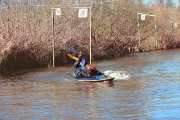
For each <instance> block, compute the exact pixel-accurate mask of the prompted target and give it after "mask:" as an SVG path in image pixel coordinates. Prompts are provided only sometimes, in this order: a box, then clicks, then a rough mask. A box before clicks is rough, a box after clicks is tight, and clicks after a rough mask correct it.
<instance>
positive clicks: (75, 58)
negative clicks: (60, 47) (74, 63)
mask: <svg viewBox="0 0 180 120" xmlns="http://www.w3.org/2000/svg"><path fill="white" fill-rule="evenodd" d="M67 56H69V57H70V58H71V59H73V60H78V58H77V57H75V56H73V55H71V54H67Z"/></svg>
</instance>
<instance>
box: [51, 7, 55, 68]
mask: <svg viewBox="0 0 180 120" xmlns="http://www.w3.org/2000/svg"><path fill="white" fill-rule="evenodd" d="M51 9H52V52H53V61H52V66H53V67H54V64H55V60H54V59H55V57H54V8H51Z"/></svg>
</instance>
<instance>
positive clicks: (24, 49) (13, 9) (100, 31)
mask: <svg viewBox="0 0 180 120" xmlns="http://www.w3.org/2000/svg"><path fill="white" fill-rule="evenodd" d="M54 3H55V2H54ZM14 4H15V5H14ZM16 4H17V3H13V2H12V1H11V2H10V3H8V4H7V5H6V4H3V3H0V5H1V6H2V7H1V8H2V9H0V13H1V14H2V17H0V29H1V33H0V56H1V57H0V71H1V73H3V72H6V71H9V70H17V69H31V68H40V67H47V66H52V62H53V61H52V60H53V55H52V54H53V52H52V49H54V50H55V66H63V65H67V64H70V63H73V62H74V61H73V60H71V59H70V58H68V56H67V54H68V53H70V54H73V52H72V51H71V50H70V49H69V48H68V46H67V44H71V45H72V46H73V47H74V48H75V49H76V50H77V51H81V52H82V53H83V55H84V57H86V58H88V59H89V49H90V47H89V46H90V45H89V41H90V37H89V36H90V34H91V37H92V38H91V40H92V61H96V60H101V59H109V58H118V57H122V56H124V55H128V54H133V53H137V52H147V51H154V50H159V49H172V48H179V47H180V31H179V30H178V27H174V25H175V24H174V23H176V22H178V20H179V18H178V13H176V12H177V11H178V10H177V9H176V8H174V7H173V6H171V7H166V6H163V5H159V4H156V3H154V4H151V5H147V4H140V3H136V2H134V1H128V2H123V1H122V2H115V3H114V5H113V7H112V6H111V4H110V3H107V2H102V4H100V3H97V4H93V5H92V14H91V15H92V16H91V17H90V15H89V13H88V17H87V18H78V17H77V14H78V10H77V9H68V8H63V7H62V13H63V14H62V15H61V16H54V19H52V16H51V14H50V13H51V12H52V11H51V6H52V5H53V4H51V3H46V2H44V3H37V4H49V5H46V6H41V7H37V6H33V4H34V3H28V5H29V6H28V7H27V5H26V4H25V3H22V4H21V5H19V4H18V5H16ZM61 4H63V3H61ZM7 6H8V11H7V10H4V9H5V8H6V7H7ZM72 6H74V5H72ZM76 6H77V5H76ZM129 8H133V10H131V9H129ZM88 11H90V10H89V9H88ZM134 11H143V12H145V13H148V14H149V15H156V21H154V18H153V17H150V16H146V19H145V20H141V19H140V18H141V16H140V15H138V14H137V12H134ZM168 12H174V14H168ZM137 16H138V18H137ZM90 22H91V23H92V24H91V27H92V28H91V30H90ZM138 23H139V26H138ZM52 24H53V25H52ZM155 26H156V27H155ZM52 28H53V29H52ZM53 44H54V47H53Z"/></svg>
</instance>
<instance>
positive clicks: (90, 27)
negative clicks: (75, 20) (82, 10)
mask: <svg viewBox="0 0 180 120" xmlns="http://www.w3.org/2000/svg"><path fill="white" fill-rule="evenodd" d="M89 11H90V26H89V29H90V34H89V39H90V43H89V44H90V46H89V47H90V49H89V50H90V65H91V64H92V38H91V36H92V14H91V7H90V8H89Z"/></svg>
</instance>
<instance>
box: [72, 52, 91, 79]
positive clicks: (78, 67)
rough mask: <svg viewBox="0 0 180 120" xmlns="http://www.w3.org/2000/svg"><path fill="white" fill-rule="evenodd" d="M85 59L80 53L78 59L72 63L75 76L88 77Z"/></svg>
mask: <svg viewBox="0 0 180 120" xmlns="http://www.w3.org/2000/svg"><path fill="white" fill-rule="evenodd" d="M86 63H87V62H86V59H85V58H82V55H81V54H79V55H78V60H77V61H76V62H75V63H74V73H75V76H76V78H80V77H88V75H87V68H86Z"/></svg>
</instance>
